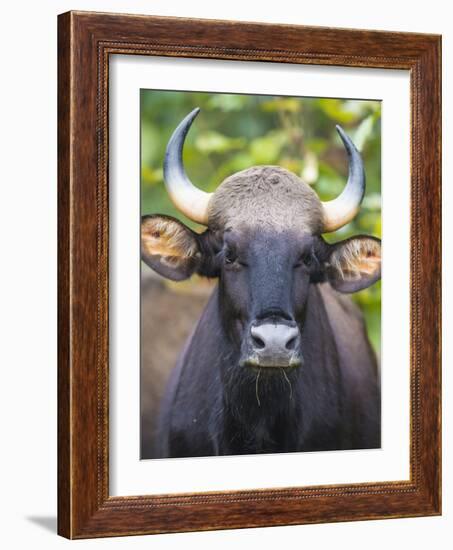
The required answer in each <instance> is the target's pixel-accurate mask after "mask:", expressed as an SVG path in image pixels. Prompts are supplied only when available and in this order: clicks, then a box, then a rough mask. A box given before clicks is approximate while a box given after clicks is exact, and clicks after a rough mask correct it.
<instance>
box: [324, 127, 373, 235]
mask: <svg viewBox="0 0 453 550" xmlns="http://www.w3.org/2000/svg"><path fill="white" fill-rule="evenodd" d="M336 128H337V132H338V133H339V134H340V138H341V141H342V142H343V145H344V146H345V148H346V152H347V153H348V159H349V177H348V183H347V184H346V187H345V188H344V190H343V192H342V193H341V195H340V196H339V197H337V198H336V199H334V200H331V201H328V202H323V203H322V206H323V209H324V229H323V232H324V233H329V232H330V231H335V230H336V229H339V228H340V227H342V226H343V225H346V224H347V223H348V222H350V221H351V220H352V219H353V218H354V217H355V215H356V214H357V212H358V211H359V206H360V203H361V202H362V200H363V196H364V195H365V171H364V169H363V161H362V157H361V156H360V153H359V152H358V151H357V149H356V147H355V145H354V144H353V143H352V141H351V138H350V137H349V136H347V135H346V134H345V132H344V130H343V128H341V126H338V125H337V126H336Z"/></svg>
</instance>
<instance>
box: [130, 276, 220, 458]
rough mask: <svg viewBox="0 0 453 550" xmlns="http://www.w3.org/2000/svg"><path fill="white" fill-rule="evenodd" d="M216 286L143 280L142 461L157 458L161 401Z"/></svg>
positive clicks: (146, 278) (151, 278)
mask: <svg viewBox="0 0 453 550" xmlns="http://www.w3.org/2000/svg"><path fill="white" fill-rule="evenodd" d="M211 291H212V287H211V286H208V287H203V288H201V289H200V288H199V287H196V288H194V287H184V285H182V284H180V285H178V284H175V285H173V286H168V285H167V284H166V283H164V281H163V280H161V279H157V278H156V277H152V276H148V277H145V278H142V287H141V293H142V298H141V302H142V308H141V381H140V411H141V419H140V422H141V424H140V426H141V458H152V457H153V441H154V434H155V427H156V418H157V413H158V409H159V401H160V399H161V397H162V394H163V392H164V389H165V384H166V382H167V379H168V376H169V374H170V371H171V369H172V368H173V367H174V366H175V363H176V360H177V357H178V354H179V352H180V350H181V349H182V347H183V345H184V343H185V341H186V339H187V337H188V336H189V334H190V332H191V330H192V328H193V327H194V325H195V323H196V322H197V320H198V319H199V317H200V315H201V312H202V310H203V308H204V306H205V305H206V302H207V301H208V298H209V295H210V293H211Z"/></svg>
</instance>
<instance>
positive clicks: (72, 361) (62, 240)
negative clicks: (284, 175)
mask: <svg viewBox="0 0 453 550" xmlns="http://www.w3.org/2000/svg"><path fill="white" fill-rule="evenodd" d="M58 48H59V59H58V73H59V74H58V94H59V96H58V155H59V156H58V158H59V161H58V193H59V198H58V209H59V213H58V232H59V241H58V257H59V260H58V293H59V310H58V330H59V344H58V365H59V366H58V532H59V534H60V535H63V536H65V537H68V538H88V537H102V536H117V535H132V534H147V533H163V532H178V531H197V530H209V529H228V528H242V527H258V526H268V525H292V524H303V523H319V522H331V521H352V520H363V519H379V518H394V517H414V516H428V515H438V514H440V513H441V472H440V462H441V430H440V426H441V412H440V411H441V408H440V407H441V371H440V357H441V331H440V321H441V319H440V307H441V240H440V228H441V217H440V216H441V187H440V186H441V175H440V174H441V172H440V170H441V119H440V111H441V83H440V79H441V76H440V75H441V71H440V58H441V57H440V56H441V39H440V37H439V36H435V35H428V34H412V33H393V32H377V31H364V30H343V29H333V28H321V27H320V28H314V27H304V26H292V25H264V24H256V23H239V22H232V21H208V20H195V19H180V18H166V17H149V16H135V15H112V14H101V13H88V12H69V13H65V14H63V15H60V16H59V21H58ZM112 55H144V56H156V55H158V56H172V57H190V58H211V59H229V60H248V61H256V62H262V61H270V62H283V63H298V64H315V65H325V66H332V65H336V66H347V67H371V68H384V69H388V70H392V69H405V70H408V71H410V95H411V136H410V139H411V161H410V162H411V270H410V280H411V326H410V348H411V358H410V369H411V373H410V388H411V395H410V402H411V410H410V417H411V426H410V440H411V445H410V480H409V481H389V482H380V483H361V484H349V485H333V486H317V487H292V488H287V489H261V490H250V491H226V492H209V493H195V494H166V495H154V496H146V495H137V496H133V497H116V496H115V497H112V496H109V468H108V463H109V461H108V455H109V445H108V442H109V424H108V413H109V402H108V387H109V339H108V332H109V331H108V327H109V309H108V299H109V277H108V265H109V258H108V244H109V234H108V220H109V205H108V198H109V187H108V139H109V135H108V131H109V128H108V99H109V98H108V90H109V58H110V56H112Z"/></svg>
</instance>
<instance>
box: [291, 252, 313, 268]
mask: <svg viewBox="0 0 453 550" xmlns="http://www.w3.org/2000/svg"><path fill="white" fill-rule="evenodd" d="M312 265H313V255H312V254H311V252H306V253H305V254H302V256H301V257H300V258H299V260H298V261H297V262H296V263H295V264H294V267H295V268H298V267H302V266H305V267H311V266H312Z"/></svg>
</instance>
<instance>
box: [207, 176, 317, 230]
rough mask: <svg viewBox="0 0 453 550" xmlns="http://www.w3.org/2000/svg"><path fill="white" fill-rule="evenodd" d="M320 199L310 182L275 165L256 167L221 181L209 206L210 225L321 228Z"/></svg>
mask: <svg viewBox="0 0 453 550" xmlns="http://www.w3.org/2000/svg"><path fill="white" fill-rule="evenodd" d="M322 216H323V210H322V205H321V201H320V200H319V198H318V196H317V195H316V193H315V192H314V191H313V189H311V187H310V186H309V185H307V184H306V183H304V182H303V181H302V180H301V179H300V178H298V177H297V176H296V175H294V174H292V173H291V172H289V171H288V170H285V169H284V168H280V167H278V166H257V167H253V168H249V169H247V170H243V171H242V172H238V173H236V174H234V175H233V176H230V177H229V178H227V179H226V180H224V181H223V182H222V184H221V185H220V186H219V187H218V188H217V190H216V192H215V193H214V195H213V197H212V198H211V201H210V205H209V213H208V218H209V227H212V228H213V229H221V228H223V229H225V228H226V227H234V226H239V225H242V224H247V225H257V226H266V227H272V228H275V229H276V230H284V229H290V228H291V229H299V230H302V231H308V232H310V233H312V234H318V233H321V231H322V222H323V220H322Z"/></svg>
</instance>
